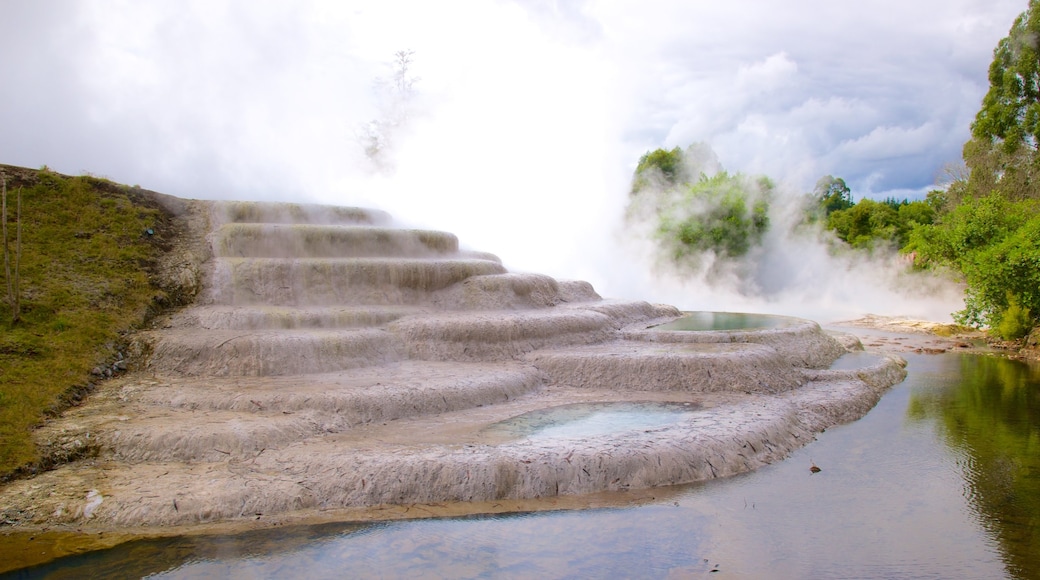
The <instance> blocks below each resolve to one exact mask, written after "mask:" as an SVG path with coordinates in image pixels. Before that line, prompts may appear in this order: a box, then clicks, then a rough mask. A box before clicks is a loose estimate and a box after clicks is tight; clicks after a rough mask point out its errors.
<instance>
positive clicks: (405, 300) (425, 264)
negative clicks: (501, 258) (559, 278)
mask: <svg viewBox="0 0 1040 580" xmlns="http://www.w3.org/2000/svg"><path fill="white" fill-rule="evenodd" d="M213 262H214V272H213V275H212V279H213V282H212V287H211V288H210V291H209V293H208V295H207V298H208V301H209V303H210V304H225V305H235V306H242V305H253V304H268V305H273V306H324V305H328V304H340V305H360V304H422V303H424V302H427V301H428V300H429V298H430V293H431V292H435V291H437V290H442V289H444V288H447V287H448V286H451V285H452V284H456V283H458V282H461V281H463V280H465V279H467V278H469V277H471V276H482V275H487V274H504V273H505V272H506V269H505V268H504V267H502V264H500V263H498V262H494V261H491V260H482V259H468V258H452V259H449V258H443V259H419V258H214V259H213Z"/></svg>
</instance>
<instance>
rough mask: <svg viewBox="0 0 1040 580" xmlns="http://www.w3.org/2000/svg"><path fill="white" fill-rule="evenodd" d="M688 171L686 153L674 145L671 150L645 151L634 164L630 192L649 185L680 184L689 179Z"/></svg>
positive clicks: (661, 186) (673, 185) (663, 186)
mask: <svg viewBox="0 0 1040 580" xmlns="http://www.w3.org/2000/svg"><path fill="white" fill-rule="evenodd" d="M688 173H689V172H688V171H687V169H686V155H685V154H683V150H682V149H680V148H678V147H676V148H674V149H672V150H671V151H669V150H667V149H655V150H653V151H647V152H646V153H644V154H643V156H642V157H640V158H639V164H638V165H636V172H635V175H634V176H633V178H632V193H636V192H638V191H639V190H641V189H643V188H646V187H649V186H654V187H657V188H669V187H675V186H678V185H681V184H683V183H686V182H687V181H688V180H689V175H688Z"/></svg>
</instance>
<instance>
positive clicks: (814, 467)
mask: <svg viewBox="0 0 1040 580" xmlns="http://www.w3.org/2000/svg"><path fill="white" fill-rule="evenodd" d="M821 471H823V470H822V469H820V468H819V467H816V464H815V463H813V464H812V466H811V467H809V472H810V473H819V472H821Z"/></svg>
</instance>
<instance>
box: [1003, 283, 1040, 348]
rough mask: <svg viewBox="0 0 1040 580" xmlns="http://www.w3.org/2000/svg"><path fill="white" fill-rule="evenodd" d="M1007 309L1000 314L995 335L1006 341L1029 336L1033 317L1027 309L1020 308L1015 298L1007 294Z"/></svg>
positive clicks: (1020, 305)
mask: <svg viewBox="0 0 1040 580" xmlns="http://www.w3.org/2000/svg"><path fill="white" fill-rule="evenodd" d="M1007 303H1008V307H1007V309H1005V310H1004V312H1002V313H1001V314H1000V322H999V323H997V326H996V329H995V330H996V332H997V334H998V335H999V336H1000V337H1001V338H1003V339H1006V340H1017V339H1019V338H1023V337H1025V336H1026V335H1027V334H1029V331H1030V330H1032V328H1033V317H1032V315H1031V313H1030V312H1029V309H1028V308H1025V307H1023V306H1022V304H1021V302H1020V300H1019V299H1018V297H1017V296H1015V295H1014V294H1012V293H1011V292H1008V293H1007Z"/></svg>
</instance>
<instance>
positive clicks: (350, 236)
mask: <svg viewBox="0 0 1040 580" xmlns="http://www.w3.org/2000/svg"><path fill="white" fill-rule="evenodd" d="M458 251H459V240H458V238H457V237H455V235H454V234H449V233H447V232H438V231H430V230H404V229H394V228H387V227H376V226H343V225H323V224H271V223H230V224H224V225H223V226H220V227H219V228H218V229H217V230H216V231H215V232H214V233H213V252H214V254H215V255H217V256H221V257H255V258H297V257H299V258H326V257H327V258H334V257H335V258H347V257H433V256H448V255H451V254H456V253H458Z"/></svg>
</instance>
